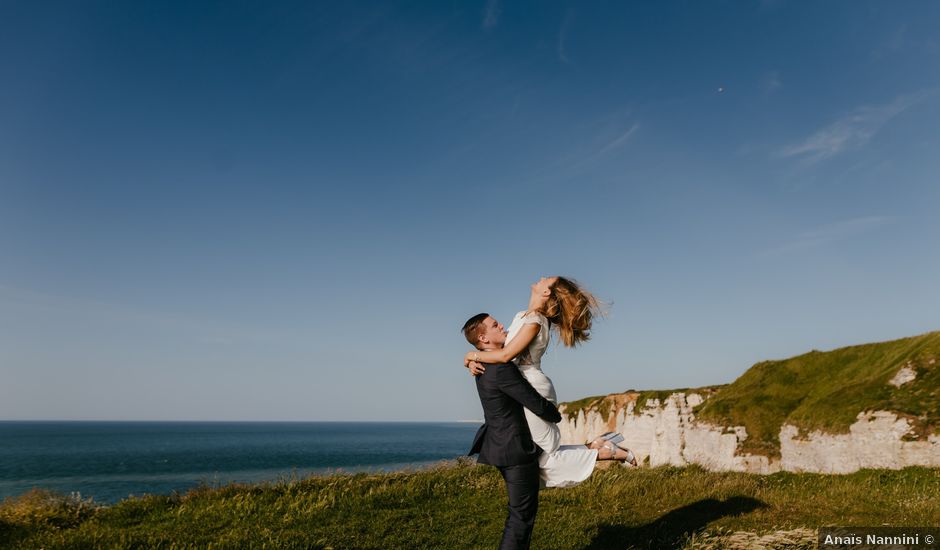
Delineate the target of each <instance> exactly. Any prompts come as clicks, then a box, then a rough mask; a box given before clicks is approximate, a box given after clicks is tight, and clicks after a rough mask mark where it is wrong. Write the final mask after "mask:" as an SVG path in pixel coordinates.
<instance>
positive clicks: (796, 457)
mask: <svg viewBox="0 0 940 550" xmlns="http://www.w3.org/2000/svg"><path fill="white" fill-rule="evenodd" d="M560 409H561V411H562V415H563V418H562V422H561V424H560V427H561V433H562V442H563V443H565V444H573V443H582V442H584V441H586V440H589V439H591V438H593V437H595V436H596V435H597V434H600V433H603V432H606V431H611V430H614V431H619V432H621V433H623V434H624V437H625V438H626V442H625V444H626V445H628V446H629V447H630V448H631V449H632V450H633V451H634V452H635V453H636V454H637V456H638V458H639V460H641V461H642V462H643V463H645V464H647V465H649V466H660V465H667V464H668V465H687V464H699V465H701V466H703V467H705V468H707V469H709V470H715V471H741V472H752V473H773V472H777V471H780V470H784V471H791V472H819V473H849V472H854V471H856V470H859V469H861V468H891V469H899V468H904V467H907V466H933V467H938V466H940V430H938V426H940V332H931V333H927V334H923V335H920V336H915V337H911V338H904V339H901V340H894V341H890V342H880V343H874V344H864V345H859V346H851V347H846V348H841V349H837V350H833V351H829V352H819V351H812V352H809V353H806V354H803V355H800V356H797V357H793V358H790V359H785V360H781V361H764V362H761V363H758V364H756V365H754V366H753V367H751V368H750V369H749V370H748V371H747V372H745V373H744V374H743V375H742V376H741V377H740V378H738V379H737V380H735V381H734V382H733V383H732V384H728V385H725V386H711V387H706V388H694V389H679V390H665V391H653V392H651V391H633V390H628V391H625V392H621V393H612V394H609V395H606V396H595V397H588V398H585V399H581V400H578V401H573V402H568V403H562V404H561V406H560Z"/></svg>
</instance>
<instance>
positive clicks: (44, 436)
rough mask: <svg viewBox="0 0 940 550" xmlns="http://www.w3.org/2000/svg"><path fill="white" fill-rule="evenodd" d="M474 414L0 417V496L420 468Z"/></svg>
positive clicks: (463, 439) (120, 493)
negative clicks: (426, 418) (369, 418)
mask: <svg viewBox="0 0 940 550" xmlns="http://www.w3.org/2000/svg"><path fill="white" fill-rule="evenodd" d="M480 423H481V422H480V421H473V420H466V421H450V422H421V421H413V422H412V421H395V422H391V421H389V422H362V421H317V422H309V421H199V420H193V421H185V420H174V421H161V420H136V421H119V420H0V499H3V498H7V497H12V496H16V495H19V494H22V493H25V492H27V491H30V490H31V489H34V488H41V489H48V490H51V491H54V492H57V493H62V494H66V495H68V494H72V493H77V494H80V495H81V497H82V498H89V497H90V498H93V499H94V500H95V501H96V502H100V503H103V504H113V503H115V502H117V501H119V500H121V499H124V498H127V497H128V496H132V495H133V496H140V495H144V494H172V493H174V492H179V493H183V492H186V491H188V490H189V489H192V488H194V487H197V486H199V485H210V486H220V485H225V484H228V483H260V482H268V481H279V480H285V479H302V478H305V477H309V476H311V475H323V474H330V473H334V472H387V471H395V470H403V469H411V468H420V467H424V466H428V465H431V464H434V463H437V462H440V461H444V460H452V459H455V458H457V457H459V456H462V455H465V454H466V453H467V450H469V448H470V443H471V442H472V439H473V435H474V434H475V432H476V430H477V428H478V426H479V425H480Z"/></svg>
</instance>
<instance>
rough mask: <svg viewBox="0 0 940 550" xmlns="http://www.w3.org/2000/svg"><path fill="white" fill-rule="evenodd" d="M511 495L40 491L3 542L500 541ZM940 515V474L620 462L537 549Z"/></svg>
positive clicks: (546, 505) (574, 497)
mask: <svg viewBox="0 0 940 550" xmlns="http://www.w3.org/2000/svg"><path fill="white" fill-rule="evenodd" d="M505 499H506V494H505V490H504V488H503V482H502V479H501V478H500V476H499V473H498V472H497V471H496V470H495V469H494V468H491V467H485V466H474V465H472V464H471V463H469V462H466V461H460V462H457V463H450V464H443V465H441V466H439V467H436V468H433V469H429V470H424V471H418V472H412V473H394V474H379V475H375V474H372V475H367V474H357V475H334V476H331V477H316V478H310V479H306V480H302V481H292V482H282V483H277V484H269V485H256V486H240V485H233V486H227V487H222V488H217V489H212V488H202V489H198V490H195V491H192V492H190V493H188V494H186V495H182V496H164V497H158V496H151V497H143V498H135V499H129V500H126V501H123V502H121V503H119V504H116V505H114V506H110V507H103V508H97V507H95V506H94V505H93V504H91V503H88V502H80V501H76V500H70V499H68V498H62V497H55V496H52V495H48V494H45V493H41V492H34V493H30V494H27V495H24V496H23V497H20V498H19V499H14V500H8V501H7V502H5V503H4V504H3V505H0V547H4V548H207V547H209V546H210V545H212V544H215V545H218V547H222V548H249V547H251V548H337V549H339V548H376V549H379V548H381V549H386V548H494V547H495V546H496V543H497V541H498V539H499V536H500V533H501V532H502V524H503V520H504V517H505V516H504V514H505V508H504V507H505ZM938 521H940V470H936V469H927V468H908V469H905V470H899V471H887V470H863V471H860V472H856V473H854V474H851V475H845V476H831V475H819V474H793V473H778V474H774V475H770V476H759V475H753V474H742V473H727V472H725V473H714V472H706V471H704V470H701V469H699V468H696V467H690V468H657V469H640V470H632V469H624V468H622V467H619V466H617V467H613V468H610V469H608V470H605V471H598V472H595V473H594V475H593V476H592V477H591V478H590V479H588V480H587V481H585V482H584V483H583V484H581V485H579V486H577V487H574V488H570V489H553V490H546V491H543V492H542V495H541V507H540V510H539V517H538V523H537V525H536V531H535V537H534V540H533V547H534V548H547V549H567V548H572V549H573V548H627V547H637V548H672V547H684V548H703V547H715V548H728V547H731V545H730V544H729V543H728V541H729V540H731V539H730V538H728V537H730V534H731V533H732V532H735V531H747V532H751V533H756V534H765V533H773V532H780V531H787V530H794V529H797V528H800V527H805V528H810V529H814V528H816V527H819V526H822V525H846V526H867V525H882V524H885V525H893V526H915V525H936V524H937V523H938ZM739 536H740V534H739ZM723 537H725V538H723ZM807 547H812V546H807Z"/></svg>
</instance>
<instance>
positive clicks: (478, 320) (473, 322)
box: [460, 313, 490, 349]
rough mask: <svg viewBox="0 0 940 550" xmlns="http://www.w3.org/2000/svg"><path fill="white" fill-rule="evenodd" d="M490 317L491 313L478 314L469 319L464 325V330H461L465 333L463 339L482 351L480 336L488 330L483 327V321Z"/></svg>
mask: <svg viewBox="0 0 940 550" xmlns="http://www.w3.org/2000/svg"><path fill="white" fill-rule="evenodd" d="M489 316H490V314H489V313H477V314H476V315H474V316H473V317H471V318H469V319H467V322H466V323H464V324H463V328H462V329H460V330H462V331H463V337H464V338H466V339H467V341H468V342H470V345H471V346H473V347H475V348H477V349H480V336H481V335H482V334H483V331H484V330H486V327H484V326H483V321H484V320H486V318H487V317H489Z"/></svg>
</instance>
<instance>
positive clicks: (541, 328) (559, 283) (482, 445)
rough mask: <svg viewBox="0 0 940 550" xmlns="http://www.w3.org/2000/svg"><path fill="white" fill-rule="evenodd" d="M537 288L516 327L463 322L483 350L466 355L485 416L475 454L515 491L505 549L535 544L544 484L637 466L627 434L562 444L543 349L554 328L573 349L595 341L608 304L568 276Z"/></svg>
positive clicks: (481, 318)
mask: <svg viewBox="0 0 940 550" xmlns="http://www.w3.org/2000/svg"><path fill="white" fill-rule="evenodd" d="M531 289H532V290H531V293H530V295H529V306H528V309H526V310H525V311H521V312H519V313H517V314H516V316H515V317H514V318H513V320H512V323H511V324H510V325H509V329H508V330H505V329H504V327H503V325H502V324H501V323H499V322H498V321H497V320H496V319H494V318H492V317H491V316H490V315H489V314H486V313H480V314H477V315H475V316H473V317H471V318H470V319H469V320H468V321H467V322H466V323H465V324H464V326H463V334H464V337H466V339H467V341H468V342H470V344H472V345H473V346H474V347H475V348H476V351H471V352H469V353H467V355H466V356H465V357H464V366H466V367H468V368H469V369H470V372H471V374H473V375H474V376H475V377H476V386H477V392H478V393H479V395H480V403H481V404H482V405H483V416H484V424H483V426H482V427H481V428H480V430H479V431H478V432H477V435H476V438H475V439H474V441H473V447H472V449H471V450H470V453H469V454H476V453H479V454H480V457H479V459H478V462H479V463H480V464H489V465H492V466H496V467H497V468H499V471H500V473H501V474H502V475H503V479H504V480H505V482H506V489H507V491H508V493H509V516H508V517H507V518H506V524H505V527H504V530H503V538H502V541H501V543H500V546H499V547H500V548H501V549H508V548H528V547H529V541H530V539H531V537H532V528H533V526H534V525H535V515H536V512H537V511H538V491H539V487H540V482H541V483H542V484H544V486H546V487H570V486H572V485H577V484H578V483H580V482H582V481H584V480H585V479H587V478H588V477H589V476H590V475H591V472H592V471H593V470H594V466H595V464H596V463H597V461H598V460H617V461H620V462H622V463H627V464H630V465H632V466H636V459H635V458H634V456H633V453H631V452H630V451H629V450H628V449H626V448H623V447H620V446H618V445H617V444H618V443H620V442H621V441H623V436H622V435H620V434H616V433H606V434H604V435H602V436H600V437H598V438H597V439H595V440H594V441H592V442H590V443H588V444H585V445H560V439H561V436H560V432H559V429H558V424H557V423H558V422H560V421H561V415H560V414H559V412H558V409H557V408H556V405H557V404H558V398H557V397H556V395H555V387H554V386H553V385H552V381H551V379H549V378H548V377H547V376H545V373H543V372H542V368H541V358H542V354H543V353H545V350H546V348H548V344H549V341H550V340H551V333H552V332H555V333H556V334H557V335H558V337H559V338H560V339H561V341H562V343H563V344H564V345H565V346H567V347H574V346H577V345H578V344H580V343H582V342H585V341H587V340H588V339H589V338H590V330H591V324H592V322H593V319H594V316H595V315H596V314H598V313H599V309H600V308H599V306H600V303H599V302H598V300H597V299H596V298H595V297H594V296H593V295H591V293H589V292H587V291H586V290H584V289H583V288H581V287H580V286H579V285H578V284H577V283H576V282H574V281H573V280H571V279H566V278H564V277H550V278H545V277H543V278H541V279H540V280H539V281H538V282H537V283H535V284H533V285H532V287H531Z"/></svg>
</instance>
